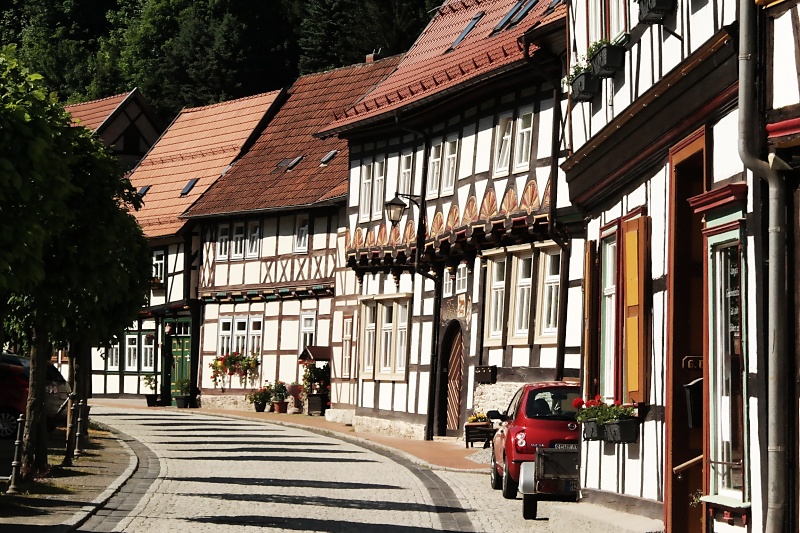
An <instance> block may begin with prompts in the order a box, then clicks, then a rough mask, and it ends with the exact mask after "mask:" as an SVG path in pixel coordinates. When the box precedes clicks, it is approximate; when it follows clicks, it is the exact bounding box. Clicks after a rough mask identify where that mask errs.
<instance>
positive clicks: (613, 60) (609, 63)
mask: <svg viewBox="0 0 800 533" xmlns="http://www.w3.org/2000/svg"><path fill="white" fill-rule="evenodd" d="M589 62H590V63H591V64H592V73H593V74H594V75H595V76H597V77H598V78H611V77H613V76H614V74H616V73H617V72H619V71H620V70H622V68H623V67H624V66H625V47H623V46H618V45H615V44H606V45H604V46H603V47H601V48H600V49H599V50H598V51H597V53H595V54H594V55H593V56H592V58H591V59H590V60H589Z"/></svg>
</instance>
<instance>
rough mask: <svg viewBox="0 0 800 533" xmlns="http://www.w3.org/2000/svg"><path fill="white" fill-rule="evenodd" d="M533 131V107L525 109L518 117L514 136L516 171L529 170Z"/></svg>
mask: <svg viewBox="0 0 800 533" xmlns="http://www.w3.org/2000/svg"><path fill="white" fill-rule="evenodd" d="M532 132H533V109H530V108H528V109H524V110H522V112H521V113H520V116H519V117H517V121H516V136H515V138H514V172H521V171H524V170H528V168H529V167H530V162H531V134H532Z"/></svg>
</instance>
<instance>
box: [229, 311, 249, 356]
mask: <svg viewBox="0 0 800 533" xmlns="http://www.w3.org/2000/svg"><path fill="white" fill-rule="evenodd" d="M231 348H233V351H234V352H239V353H247V319H245V318H237V319H236V320H234V322H233V345H232V346H231Z"/></svg>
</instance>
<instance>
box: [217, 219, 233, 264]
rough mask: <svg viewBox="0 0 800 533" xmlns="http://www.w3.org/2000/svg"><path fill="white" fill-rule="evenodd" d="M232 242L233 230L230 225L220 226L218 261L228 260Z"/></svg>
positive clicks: (218, 233) (218, 232) (218, 229)
mask: <svg viewBox="0 0 800 533" xmlns="http://www.w3.org/2000/svg"><path fill="white" fill-rule="evenodd" d="M230 242H231V228H230V226H229V225H228V224H220V225H219V228H217V259H227V258H228V250H229V248H230Z"/></svg>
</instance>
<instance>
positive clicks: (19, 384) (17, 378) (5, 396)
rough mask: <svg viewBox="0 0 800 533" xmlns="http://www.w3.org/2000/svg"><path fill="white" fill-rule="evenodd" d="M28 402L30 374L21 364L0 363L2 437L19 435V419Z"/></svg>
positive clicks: (0, 435)
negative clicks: (27, 373) (26, 372)
mask: <svg viewBox="0 0 800 533" xmlns="http://www.w3.org/2000/svg"><path fill="white" fill-rule="evenodd" d="M27 403H28V376H26V375H25V370H24V369H23V368H22V367H21V366H16V365H9V364H6V363H0V439H13V438H15V437H16V436H17V419H18V418H19V415H20V414H22V413H24V412H25V407H26V404H27Z"/></svg>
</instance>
